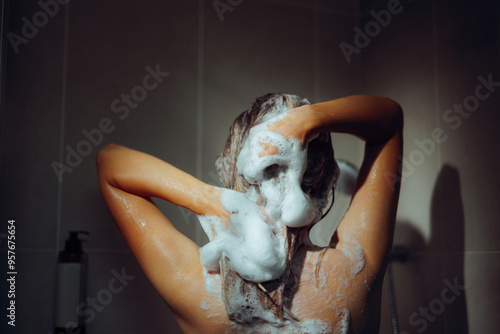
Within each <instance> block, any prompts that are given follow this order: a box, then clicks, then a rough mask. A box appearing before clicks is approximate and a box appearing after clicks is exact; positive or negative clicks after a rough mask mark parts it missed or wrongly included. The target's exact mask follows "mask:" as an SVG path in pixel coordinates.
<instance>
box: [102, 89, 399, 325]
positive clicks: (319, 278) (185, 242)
mask: <svg viewBox="0 0 500 334" xmlns="http://www.w3.org/2000/svg"><path fill="white" fill-rule="evenodd" d="M402 127H403V116H402V111H401V108H400V106H399V105H398V104H397V103H395V102H394V101H392V100H390V99H386V98H381V97H370V96H350V97H346V98H341V99H337V100H333V101H329V102H323V103H318V104H313V105H310V104H308V103H307V101H305V100H302V99H299V98H297V97H294V96H290V95H284V94H268V95H266V96H264V97H262V98H259V99H257V101H256V102H255V103H254V105H253V107H252V108H250V109H249V110H247V111H246V112H245V113H243V114H242V115H240V116H239V117H238V118H237V120H236V121H235V123H234V124H233V126H232V128H231V133H230V136H229V138H228V142H227V144H226V148H225V150H224V152H223V153H222V154H221V156H220V157H219V158H218V159H217V165H218V166H217V167H218V171H219V174H220V176H221V179H222V181H223V184H224V186H225V187H226V188H229V189H225V188H217V187H213V186H210V185H208V184H205V183H203V182H201V181H199V180H197V179H196V178H194V177H192V176H190V175H188V174H186V173H184V172H182V171H181V170H178V169H176V168H175V167H173V166H171V165H169V164H168V163H166V162H164V161H161V160H159V159H157V158H154V157H152V156H149V155H147V154H145V153H141V152H137V151H134V150H131V149H128V148H125V147H121V146H117V145H113V144H112V145H108V146H106V147H105V148H103V149H102V150H101V151H100V152H99V154H98V156H97V166H98V171H99V182H100V187H101V192H102V194H103V197H104V199H105V201H106V204H107V205H108V207H109V209H110V211H111V213H112V215H113V217H114V219H115V221H116V222H117V224H118V226H119V228H120V230H121V232H122V233H123V235H124V237H125V239H126V241H127V242H128V244H129V246H130V248H131V249H132V251H133V253H134V255H135V256H136V258H137V260H138V261H139V263H140V265H141V266H142V268H143V270H144V272H145V273H146V275H147V276H148V278H149V279H150V281H151V282H152V284H153V285H154V286H155V288H156V289H157V291H158V292H159V293H160V295H161V296H162V297H163V299H164V300H165V301H166V302H167V304H168V305H169V306H170V308H171V310H172V311H173V313H174V315H175V317H176V319H177V321H178V323H179V326H180V328H181V329H182V331H183V332H185V333H225V332H236V333H239V332H242V333H274V332H276V333H280V332H289V333H303V332H308V333H334V332H339V333H374V332H376V331H378V327H379V317H380V295H381V289H382V282H383V277H384V273H385V268H386V265H387V262H388V258H389V253H390V250H391V247H392V237H393V230H394V223H395V217H396V210H397V202H398V196H399V177H398V175H399V173H400V159H399V158H400V156H401V154H402ZM252 129H253V130H252ZM330 132H341V133H349V134H352V135H355V136H357V137H359V138H361V139H362V140H364V141H365V142H366V146H365V156H364V160H363V164H362V166H361V168H360V171H359V174H358V180H357V185H356V188H355V192H354V195H353V198H352V202H351V205H350V208H349V210H348V212H347V213H346V215H345V216H344V218H343V219H342V221H341V223H340V224H339V226H338V228H337V230H336V232H335V234H334V235H333V237H332V241H331V243H330V247H327V248H324V249H319V248H317V247H315V246H313V245H312V244H311V243H310V242H309V241H308V238H307V232H308V230H309V228H310V227H311V226H312V224H314V223H315V222H317V221H318V220H319V219H320V218H321V213H324V212H325V210H326V209H327V206H326V199H327V197H328V196H329V195H331V191H332V187H333V182H334V181H335V179H336V170H335V166H336V164H335V162H334V160H333V152H331V143H330V141H329V133H330ZM325 143H326V144H325ZM245 145H246V147H245ZM287 150H288V153H289V154H288V155H287V154H283V152H287ZM304 154H306V155H307V164H306V163H304V159H303V158H304ZM294 157H295V158H297V157H298V158H297V159H295V158H294ZM301 159H302V163H301V162H300V161H301ZM297 161H299V162H298V163H297ZM297 184H298V187H297ZM280 191H281V193H280ZM242 193H245V194H244V195H243V194H242ZM289 193H293V194H294V195H293V196H292V197H293V198H292V200H289V199H288V198H289V196H288V195H287V194H289ZM273 194H276V196H275V195H273ZM150 197H157V198H161V199H164V200H166V201H169V202H171V203H173V204H176V205H180V206H182V207H184V208H186V209H189V210H191V211H192V212H194V213H195V214H196V215H198V216H199V217H201V219H200V220H201V222H202V224H203V227H204V229H205V231H206V232H207V234H208V235H209V237H210V239H211V242H210V243H209V244H208V245H206V246H204V247H203V248H202V250H201V259H200V248H199V247H198V246H197V245H196V244H195V243H194V242H193V241H191V240H190V239H188V238H187V237H186V236H184V235H183V234H182V233H180V232H179V231H177V229H176V228H175V227H174V225H173V224H172V223H171V222H170V221H169V220H168V219H167V218H166V217H165V216H164V215H163V214H162V213H161V212H160V210H159V209H158V208H157V207H156V206H155V205H154V203H153V202H152V201H151V199H150ZM234 199H236V200H234ZM276 199H278V200H276ZM287 201H288V202H289V203H288V204H290V205H288V206H286V205H285V204H286V202H287ZM277 208H278V209H279V210H278V209H277ZM297 208H299V209H297ZM290 215H291V216H290ZM285 216H286V217H287V218H285ZM289 216H290V217H291V218H290V217H289ZM248 217H251V219H250V218H248ZM248 226H254V227H255V228H248ZM255 235H258V236H259V237H258V238H257V237H255ZM238 242H239V243H238ZM228 245H229V246H228ZM262 249H264V250H265V251H261V250H262ZM255 253H258V254H259V255H258V256H255ZM269 254H272V256H270V255H269ZM249 268H250V269H249ZM255 273H257V274H255ZM254 274H255V275H254Z"/></svg>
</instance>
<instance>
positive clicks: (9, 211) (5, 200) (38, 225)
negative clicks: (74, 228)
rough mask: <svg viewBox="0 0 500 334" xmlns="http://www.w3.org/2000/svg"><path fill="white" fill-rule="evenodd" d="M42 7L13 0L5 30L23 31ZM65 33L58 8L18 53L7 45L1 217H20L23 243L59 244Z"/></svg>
mask: <svg viewBox="0 0 500 334" xmlns="http://www.w3.org/2000/svg"><path fill="white" fill-rule="evenodd" d="M39 10H40V8H39V7H38V5H36V3H35V2H30V3H28V2H26V1H16V3H15V4H14V3H13V4H10V9H9V26H8V29H7V30H8V31H9V32H11V33H14V34H17V35H22V27H23V25H24V24H25V23H24V21H22V20H21V18H22V17H25V18H26V19H27V20H28V21H31V20H32V17H33V14H34V13H37V12H38V11H39ZM62 37H63V15H62V14H61V13H59V15H57V16H55V17H54V18H52V19H50V20H49V21H48V22H47V24H46V25H45V26H43V27H40V28H38V33H37V34H36V35H35V36H33V37H32V38H29V39H28V40H29V41H28V42H27V44H20V45H18V47H19V52H18V53H17V54H16V53H15V50H14V48H13V46H12V44H10V43H7V44H6V45H5V51H6V52H5V54H6V57H5V64H4V66H5V78H4V79H5V81H4V82H3V84H2V88H4V89H5V91H4V95H3V98H2V102H3V103H4V104H3V108H4V109H3V110H2V121H1V123H2V124H1V125H2V139H1V140H2V152H1V154H2V157H1V160H2V168H1V173H0V183H1V185H2V186H1V187H0V201H1V203H2V204H1V206H2V210H0V211H1V213H0V218H1V219H2V221H6V220H7V219H15V220H16V221H17V233H18V237H19V238H18V244H17V246H18V247H19V248H23V247H30V248H46V247H54V246H55V244H56V224H57V199H58V187H59V183H58V179H57V177H56V174H55V173H54V171H53V169H52V167H51V164H52V162H54V161H58V159H59V140H60V116H61V109H60V108H61V90H62V65H61V64H62V56H63V48H62V44H61V41H62Z"/></svg>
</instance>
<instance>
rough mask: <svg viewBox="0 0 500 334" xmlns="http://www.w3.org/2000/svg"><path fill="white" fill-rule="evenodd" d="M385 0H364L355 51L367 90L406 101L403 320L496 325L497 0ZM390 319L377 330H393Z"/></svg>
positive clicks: (400, 226) (411, 324) (450, 327)
mask: <svg viewBox="0 0 500 334" xmlns="http://www.w3.org/2000/svg"><path fill="white" fill-rule="evenodd" d="M391 3H393V4H394V3H395V1H389V2H386V1H363V2H362V5H361V7H362V19H361V25H360V27H363V28H364V29H365V28H367V27H368V32H367V37H368V38H369V39H370V42H369V44H368V45H366V46H365V47H364V48H363V49H362V51H361V53H360V54H359V55H358V57H359V58H358V59H359V61H360V62H361V64H360V68H361V73H362V74H361V77H362V81H363V91H364V92H366V93H369V94H375V95H385V96H390V97H392V98H394V99H395V100H396V101H398V102H399V103H400V104H401V105H402V107H403V109H404V111H405V136H404V139H405V145H404V150H405V151H404V154H403V161H404V169H403V184H402V192H401V197H400V205H399V211H398V222H397V226H396V235H395V240H394V244H395V245H404V246H407V247H409V248H410V257H409V259H408V261H407V262H406V263H404V264H400V263H395V264H394V273H395V274H394V281H395V287H396V297H397V302H398V311H399V320H400V326H399V327H400V328H399V329H400V331H401V332H402V333H454V334H455V333H496V332H498V331H500V320H499V317H498V310H499V307H500V297H499V296H500V288H499V286H498V283H497V282H498V281H499V279H500V270H499V268H500V266H499V264H500V244H499V243H498V236H499V235H500V225H499V224H498V223H497V222H498V217H499V215H500V208H499V206H498V203H497V202H498V198H499V195H498V193H499V190H500V188H499V185H500V184H499V182H498V180H497V177H496V174H497V170H498V166H500V159H499V157H498V154H497V153H496V152H497V151H498V148H497V146H498V144H499V143H500V133H499V131H498V130H497V127H498V124H500V113H499V111H500V110H499V108H500V68H499V65H500V64H499V59H500V54H499V51H500V48H499V45H500V44H499V33H500V26H499V20H500V15H499V14H500V11H499V10H500V7H499V4H498V2H495V1H476V2H471V1H430V0H428V1H426V0H424V1H401V2H400V4H399V6H397V7H396V8H397V9H396V10H394V13H391V12H390V11H389V13H391V15H390V17H389V16H388V15H383V14H387V12H388V9H390V4H391ZM387 17H389V18H387ZM373 22H377V23H378V26H379V27H380V29H377V25H376V24H373ZM384 25H385V26H384ZM364 29H363V31H364ZM370 35H371V36H370ZM464 285H465V286H466V288H465V291H464V289H463V288H462V286H464ZM384 312H386V313H387V311H386V310H384ZM388 319H389V315H388V313H387V315H383V316H382V327H381V333H388V332H390V323H389V322H388V321H387V320H388Z"/></svg>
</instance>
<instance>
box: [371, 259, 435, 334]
mask: <svg viewBox="0 0 500 334" xmlns="http://www.w3.org/2000/svg"><path fill="white" fill-rule="evenodd" d="M441 267H442V260H441V257H440V256H439V255H438V254H425V255H424V254H415V253H413V254H412V253H410V257H409V258H408V260H407V261H406V262H405V263H397V262H396V263H394V264H393V280H394V287H395V289H394V291H395V296H396V303H397V309H398V315H399V329H400V331H401V332H402V333H404V331H406V332H409V333H417V332H419V333H442V332H443V328H444V316H443V314H442V313H440V312H436V313H432V312H433V310H435V309H434V307H435V305H434V303H435V302H434V300H436V299H439V298H440V293H441V291H442V289H443V288H444V287H445V285H444V283H443V280H444V278H443V275H442V273H441ZM385 283H386V284H387V282H385ZM387 298H388V297H387V295H385V296H383V299H382V304H385V306H383V308H387V307H388V305H387V303H388V299H387ZM382 314H385V316H386V317H387V315H389V312H388V311H387V309H386V310H385V311H384V312H383V313H382ZM382 320H383V321H382V324H383V326H384V328H386V329H387V328H390V322H389V323H388V322H387V319H382ZM389 320H390V319H389ZM382 332H384V333H387V332H388V331H381V333H382Z"/></svg>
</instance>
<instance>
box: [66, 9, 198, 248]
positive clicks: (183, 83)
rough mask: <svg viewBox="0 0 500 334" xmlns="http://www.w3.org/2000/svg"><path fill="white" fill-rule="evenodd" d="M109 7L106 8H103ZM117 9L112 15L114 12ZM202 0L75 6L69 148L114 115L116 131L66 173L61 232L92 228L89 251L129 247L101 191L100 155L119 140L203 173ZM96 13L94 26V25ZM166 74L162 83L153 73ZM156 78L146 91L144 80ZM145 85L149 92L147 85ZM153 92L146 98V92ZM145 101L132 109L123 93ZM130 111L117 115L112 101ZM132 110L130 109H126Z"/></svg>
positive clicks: (172, 211) (175, 216) (176, 218)
mask: <svg viewBox="0 0 500 334" xmlns="http://www.w3.org/2000/svg"><path fill="white" fill-rule="evenodd" d="M103 6H104V8H103ZM109 13H113V15H111V16H110V15H109ZM193 13H197V2H196V1H187V2H182V3H180V2H178V3H173V2H161V1H155V2H153V3H149V4H147V5H146V4H144V3H123V2H107V3H106V4H101V3H97V2H85V3H75V4H74V5H73V6H72V7H71V19H72V21H71V22H72V24H71V25H70V34H69V40H70V46H71V48H70V51H69V60H68V64H69V68H68V89H67V92H68V97H67V113H66V129H65V130H66V136H65V145H69V146H70V147H72V148H76V147H77V146H78V145H79V143H80V142H81V141H83V140H86V138H85V136H84V134H83V133H82V131H84V130H86V131H91V129H95V128H97V127H99V125H100V123H101V121H102V120H103V119H105V118H108V119H109V120H110V122H111V124H112V125H110V127H112V129H113V130H112V131H111V132H110V133H108V134H104V135H103V139H102V142H101V143H100V144H98V145H92V152H91V154H90V155H89V156H87V157H84V158H83V160H82V162H81V164H80V165H78V166H77V167H75V168H74V171H73V172H72V173H71V174H68V175H67V176H66V177H65V180H64V183H63V193H64V198H63V203H62V217H63V224H62V227H61V230H62V231H65V230H66V229H84V230H88V231H90V233H91V242H89V243H88V245H87V246H88V247H89V248H99V249H103V248H120V249H127V246H126V245H125V243H124V242H123V239H122V237H121V235H120V233H118V230H117V228H116V226H115V224H114V223H113V221H112V219H111V217H110V215H109V213H108V212H107V209H106V208H105V206H104V203H103V201H102V198H101V196H100V193H99V190H98V183H97V173H96V170H95V156H96V154H97V152H98V150H99V148H101V147H103V146H104V145H105V144H107V143H111V142H115V143H118V144H121V145H124V146H128V147H131V148H134V149H137V150H140V151H144V152H146V153H149V154H152V155H154V156H157V157H159V158H160V159H163V160H166V161H168V162H169V163H171V164H172V165H174V166H176V167H178V168H180V169H182V170H185V171H187V172H188V173H191V174H194V173H195V170H196V136H197V135H196V131H197V130H196V78H197V77H196V71H197V44H196V41H197V29H196V25H197V17H196V15H192V14H193ZM89 17H92V20H93V24H88V18H89ZM157 69H159V71H161V72H166V73H169V74H168V76H165V75H166V74H163V75H162V76H161V77H160V79H158V80H157V81H156V83H155V80H154V79H152V78H151V72H152V71H153V72H155V71H156V70H157ZM147 76H150V78H151V79H149V81H148V82H147V84H148V85H153V86H156V87H155V88H151V89H149V88H148V89H144V87H146V86H145V84H144V78H146V77H147ZM141 87H143V88H142V90H141ZM141 91H142V92H144V91H146V95H145V96H144V97H142V96H141V95H140V94H141V93H140V92H141ZM134 92H135V93H136V94H139V95H136V96H137V97H138V98H137V99H136V100H133V101H132V102H131V105H130V106H127V102H126V101H124V100H123V99H122V94H128V95H132V96H134V95H133V94H134ZM116 99H118V100H119V101H118V103H117V104H116V105H115V106H116V107H117V108H120V109H123V111H121V110H120V111H119V112H118V113H116V112H115V110H116V109H113V106H112V104H113V102H114V101H115V100H116ZM125 109H128V113H126V111H125ZM159 205H160V208H161V209H162V210H164V212H165V214H166V215H167V216H168V217H169V218H170V219H171V221H172V222H173V223H174V224H175V225H176V226H178V227H179V229H180V230H181V231H182V232H183V233H186V234H188V236H190V237H191V238H194V237H195V232H194V224H191V225H187V224H186V223H185V222H184V219H183V216H182V215H181V213H180V211H179V209H178V208H176V207H173V206H168V205H167V204H164V203H160V202H159Z"/></svg>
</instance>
